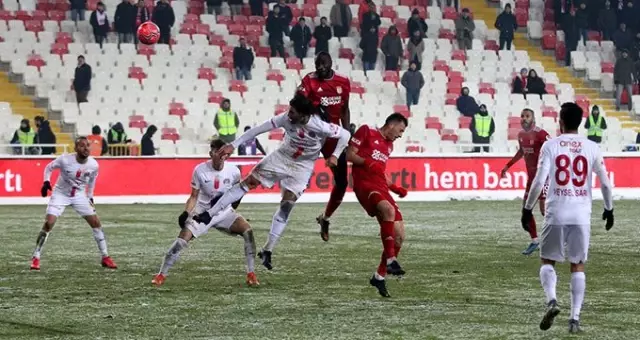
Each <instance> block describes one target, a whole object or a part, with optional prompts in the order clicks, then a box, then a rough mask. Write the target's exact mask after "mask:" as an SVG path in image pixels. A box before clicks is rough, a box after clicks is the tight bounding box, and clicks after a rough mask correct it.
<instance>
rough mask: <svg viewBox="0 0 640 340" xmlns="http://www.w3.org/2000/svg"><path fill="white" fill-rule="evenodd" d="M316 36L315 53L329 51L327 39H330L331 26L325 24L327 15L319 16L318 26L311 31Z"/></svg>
mask: <svg viewBox="0 0 640 340" xmlns="http://www.w3.org/2000/svg"><path fill="white" fill-rule="evenodd" d="M313 37H314V38H316V55H318V53H320V52H326V53H329V40H331V27H329V25H328V24H327V17H322V18H320V26H316V29H315V30H314V31H313Z"/></svg>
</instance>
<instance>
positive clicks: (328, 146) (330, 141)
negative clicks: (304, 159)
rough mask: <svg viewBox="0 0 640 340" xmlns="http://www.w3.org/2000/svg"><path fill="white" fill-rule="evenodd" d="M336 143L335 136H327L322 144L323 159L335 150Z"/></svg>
mask: <svg viewBox="0 0 640 340" xmlns="http://www.w3.org/2000/svg"><path fill="white" fill-rule="evenodd" d="M336 145H338V139H337V138H327V139H326V140H325V142H324V145H323V146H322V150H321V152H322V157H324V159H328V158H329V157H331V155H333V152H334V151H336Z"/></svg>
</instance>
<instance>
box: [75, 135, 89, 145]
mask: <svg viewBox="0 0 640 340" xmlns="http://www.w3.org/2000/svg"><path fill="white" fill-rule="evenodd" d="M82 140H87V141H88V140H89V139H88V138H87V136H78V137H76V140H75V142H74V145H78V143H80V141H82Z"/></svg>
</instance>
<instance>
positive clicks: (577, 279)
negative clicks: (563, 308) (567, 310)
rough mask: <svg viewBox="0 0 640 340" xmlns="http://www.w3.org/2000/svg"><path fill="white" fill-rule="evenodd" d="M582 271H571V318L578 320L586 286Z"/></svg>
mask: <svg viewBox="0 0 640 340" xmlns="http://www.w3.org/2000/svg"><path fill="white" fill-rule="evenodd" d="M585 281H586V279H585V275H584V272H575V273H571V319H573V320H580V310H581V309H582V301H584V291H585V286H586V282H585Z"/></svg>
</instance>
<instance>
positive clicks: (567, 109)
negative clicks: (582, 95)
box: [560, 102, 583, 131]
mask: <svg viewBox="0 0 640 340" xmlns="http://www.w3.org/2000/svg"><path fill="white" fill-rule="evenodd" d="M582 114H583V111H582V108H581V107H580V106H578V104H576V103H570V102H569V103H564V104H562V106H561V107H560V119H561V120H562V122H563V124H564V128H565V130H572V131H577V130H578V128H579V127H580V123H582Z"/></svg>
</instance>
